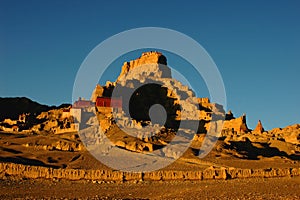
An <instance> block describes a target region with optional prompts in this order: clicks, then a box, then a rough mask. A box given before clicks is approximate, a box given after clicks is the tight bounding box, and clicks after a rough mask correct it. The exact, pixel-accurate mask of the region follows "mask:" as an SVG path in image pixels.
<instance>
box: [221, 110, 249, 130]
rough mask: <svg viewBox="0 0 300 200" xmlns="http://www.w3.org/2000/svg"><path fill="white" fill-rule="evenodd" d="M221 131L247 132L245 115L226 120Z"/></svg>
mask: <svg viewBox="0 0 300 200" xmlns="http://www.w3.org/2000/svg"><path fill="white" fill-rule="evenodd" d="M223 130H232V131H235V132H238V133H247V132H249V129H248V126H247V123H246V115H245V114H244V115H243V116H241V117H239V118H236V119H231V120H227V121H225V122H224V124H223Z"/></svg>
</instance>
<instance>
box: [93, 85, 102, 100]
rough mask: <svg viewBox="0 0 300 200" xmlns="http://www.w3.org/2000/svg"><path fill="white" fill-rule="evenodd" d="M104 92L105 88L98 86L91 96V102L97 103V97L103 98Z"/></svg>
mask: <svg viewBox="0 0 300 200" xmlns="http://www.w3.org/2000/svg"><path fill="white" fill-rule="evenodd" d="M103 92H104V88H103V87H101V86H100V85H99V84H97V85H96V87H95V89H94V91H93V93H92V96H91V101H92V102H96V99H97V97H102V96H103Z"/></svg>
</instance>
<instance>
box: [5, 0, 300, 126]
mask: <svg viewBox="0 0 300 200" xmlns="http://www.w3.org/2000/svg"><path fill="white" fill-rule="evenodd" d="M299 10H300V3H299V1H296V0H295V1H163V2H158V1H157V2H156V1H76V0H70V1H66V0H59V1H44V0H42V1H40V0H38V1H30V0H27V1H21V0H19V1H15V0H1V1H0V66H1V79H0V96H1V97H10V96H26V97H29V98H31V99H33V100H35V101H38V102H40V103H43V104H49V105H53V104H56V105H58V104H61V103H65V102H68V103H70V102H71V96H72V88H73V82H74V79H75V75H76V72H77V70H78V68H79V67H80V65H81V63H82V61H83V60H84V58H85V57H86V56H87V54H88V53H89V52H90V51H91V50H92V49H93V48H94V47H95V46H96V45H98V44H99V43H100V42H101V41H103V40H105V39H106V38H108V37H110V36H112V35H114V34H116V33H119V32H121V31H125V30H127V29H131V28H137V27H147V26H154V27H165V28H170V29H174V30H177V31H180V32H182V33H185V34H187V35H189V36H190V37H192V38H193V39H195V40H196V41H198V42H199V43H200V44H201V45H202V46H203V47H204V48H205V49H206V50H207V51H208V53H209V54H210V55H211V57H212V58H213V59H214V61H215V63H216V64H217V66H218V68H219V70H220V72H221V74H222V77H223V80H224V84H225V87H226V92H227V100H228V106H227V107H228V108H230V109H231V110H232V111H233V113H234V114H235V115H241V114H243V113H247V117H248V124H249V126H250V128H254V126H255V125H256V123H257V121H258V120H259V119H261V120H262V122H263V124H264V125H265V127H266V128H267V129H270V128H273V127H284V126H286V125H289V124H294V123H300V106H299V102H300V92H299V86H300V78H299V77H300V12H299ZM169 61H170V62H169V64H172V65H176V62H173V63H172V62H171V60H170V59H169ZM122 62H123V61H122ZM179 63H180V62H179ZM119 67H121V66H116V68H118V69H117V70H116V71H119V70H120V69H119ZM179 68H180V66H179ZM112 78H114V77H113V76H112V77H109V76H108V77H107V79H112ZM198 95H200V96H202V95H201V94H198ZM205 95H206V93H205V92H204V96H205Z"/></svg>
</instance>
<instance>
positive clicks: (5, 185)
mask: <svg viewBox="0 0 300 200" xmlns="http://www.w3.org/2000/svg"><path fill="white" fill-rule="evenodd" d="M0 199H300V177H296V178H270V179H235V180H222V181H216V180H212V181H169V182H162V181H159V182H125V183H101V182H92V181H65V180H18V179H13V178H8V179H6V180H0Z"/></svg>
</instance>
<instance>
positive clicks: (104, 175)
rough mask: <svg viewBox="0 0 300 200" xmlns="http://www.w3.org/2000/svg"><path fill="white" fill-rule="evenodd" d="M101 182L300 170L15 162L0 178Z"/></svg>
mask: <svg viewBox="0 0 300 200" xmlns="http://www.w3.org/2000/svg"><path fill="white" fill-rule="evenodd" d="M7 175H9V176H16V177H20V178H32V179H35V178H46V179H66V180H97V181H118V182H123V181H134V180H138V181H140V180H143V181H159V180H162V181H171V180H178V181H180V180H182V181H184V180H213V179H215V180H220V179H224V180H225V179H236V178H253V177H259V178H272V177H293V176H300V168H269V169H238V168H208V169H206V170H203V171H167V170H162V171H154V172H139V173H131V172H121V171H113V170H83V169H53V168H48V167H40V166H28V165H22V164H14V163H0V179H1V178H2V177H4V176H7Z"/></svg>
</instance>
